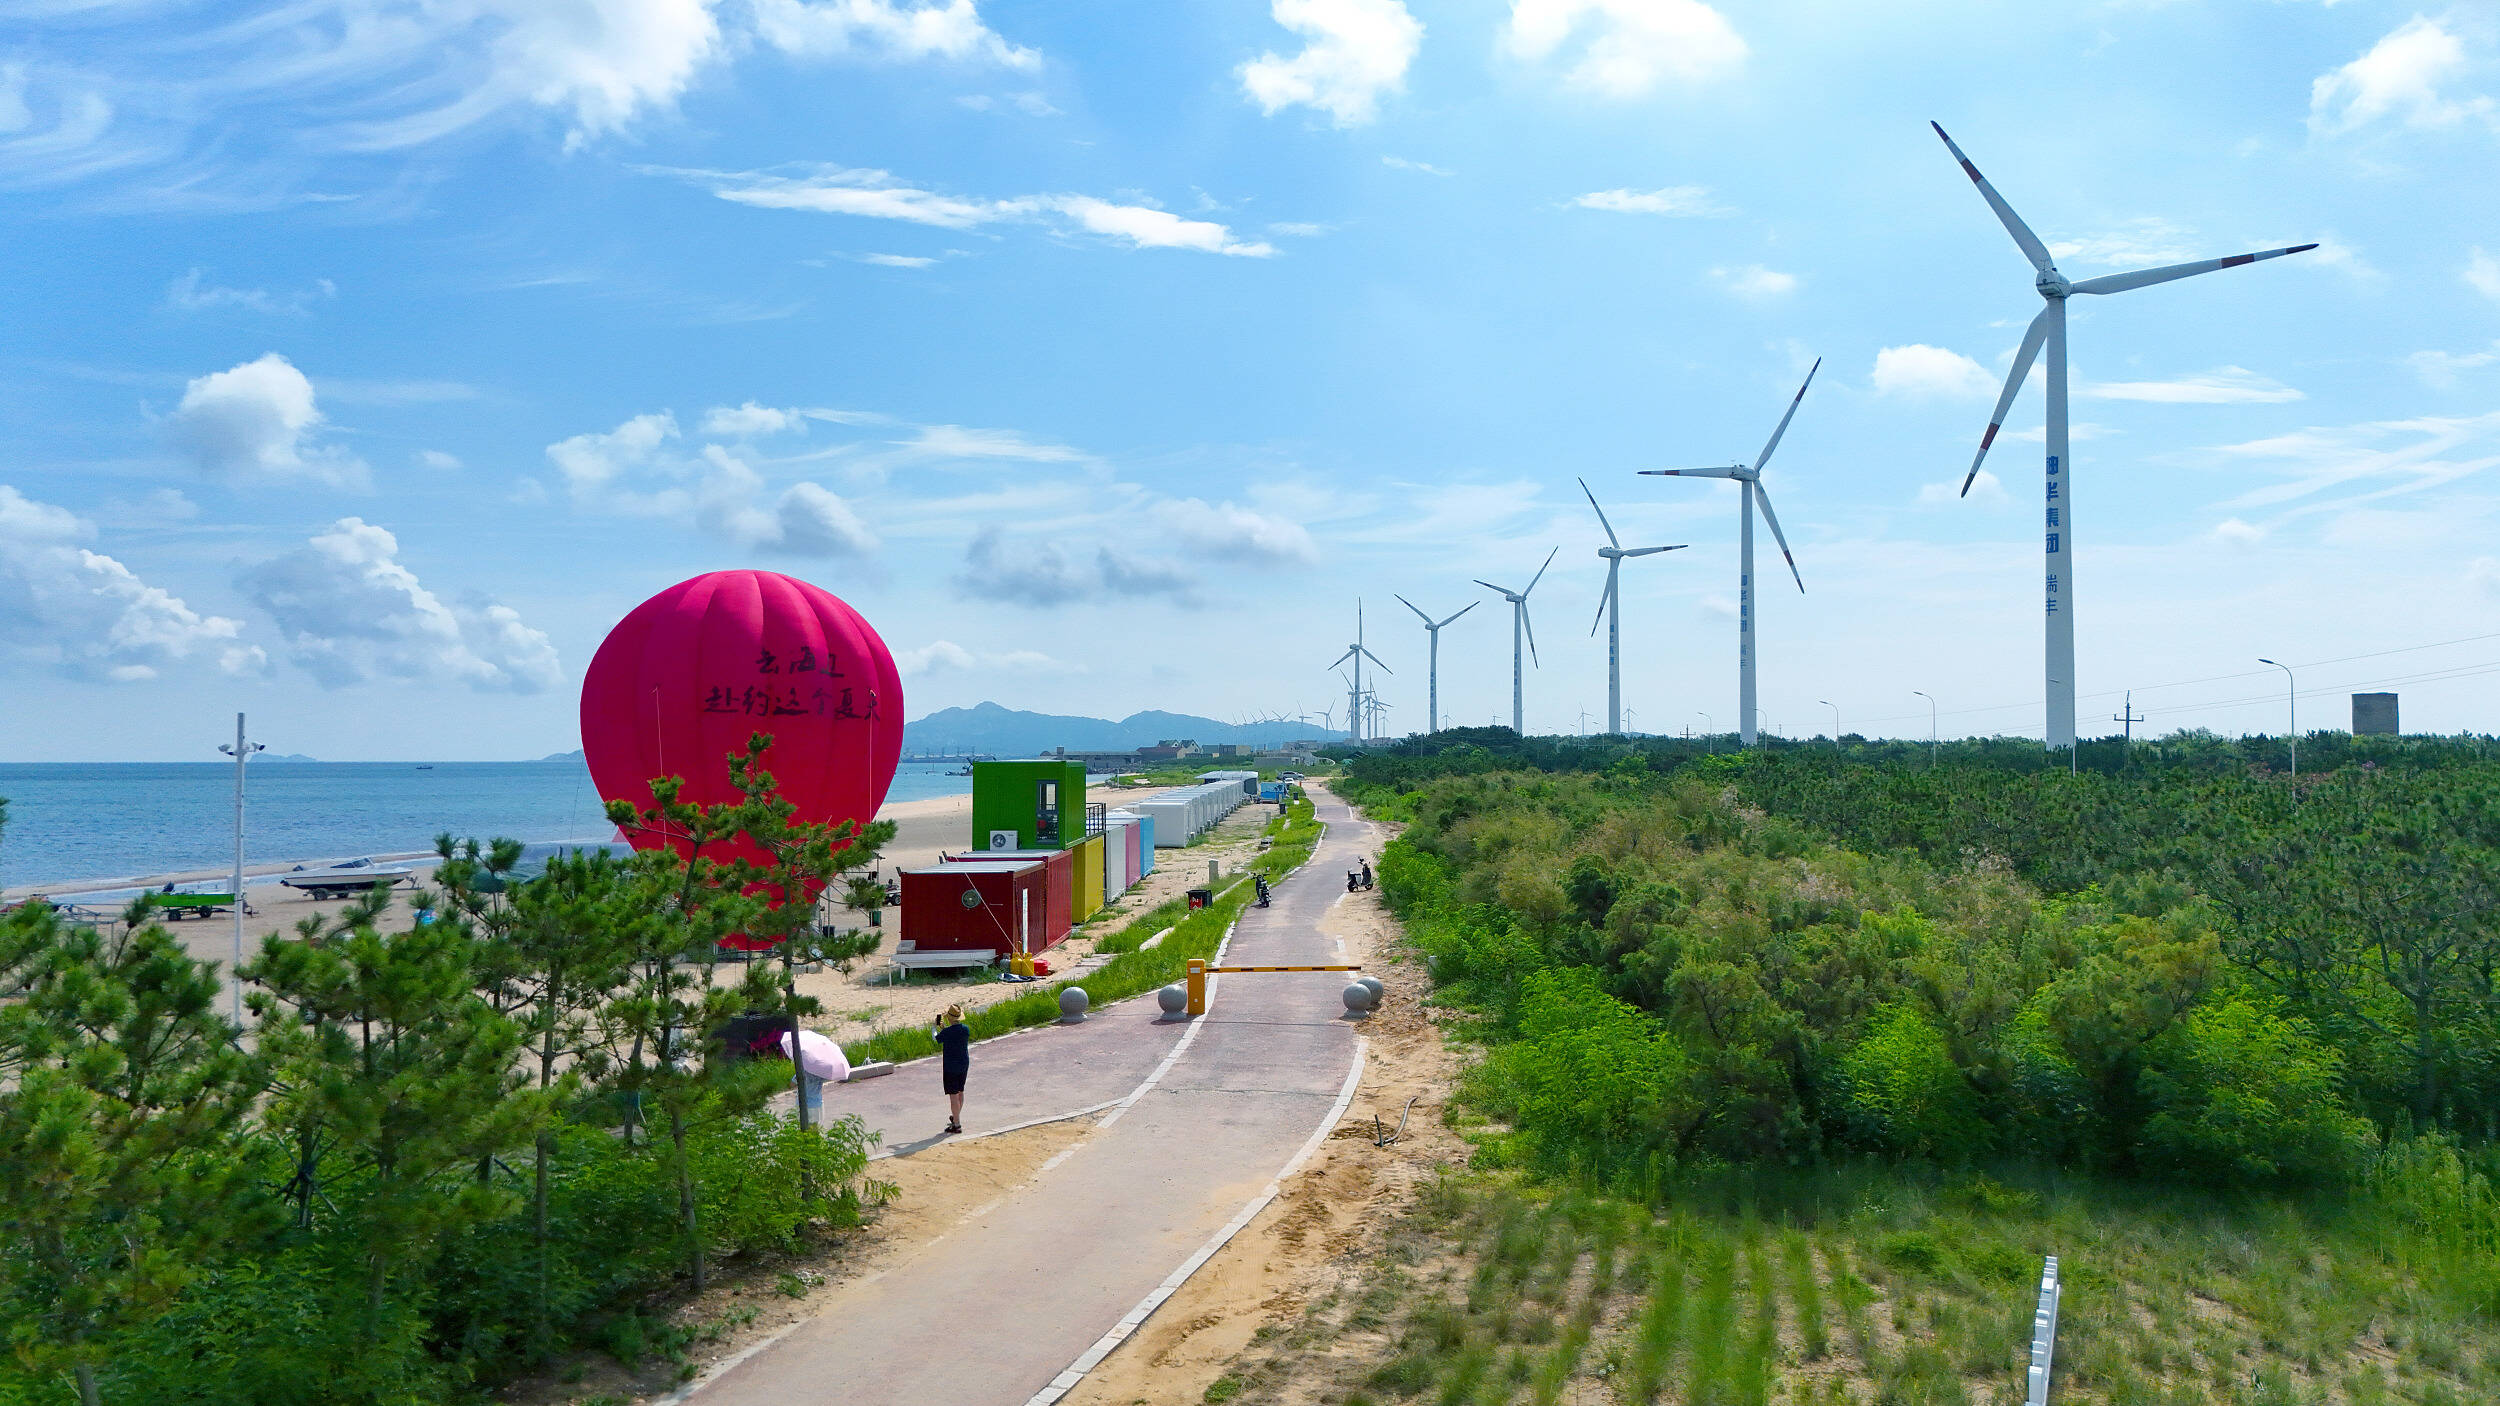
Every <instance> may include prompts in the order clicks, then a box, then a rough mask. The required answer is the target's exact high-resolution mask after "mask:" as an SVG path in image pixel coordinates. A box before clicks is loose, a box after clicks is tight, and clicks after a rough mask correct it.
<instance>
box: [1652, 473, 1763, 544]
mask: <svg viewBox="0 0 2500 1406" xmlns="http://www.w3.org/2000/svg"><path fill="white" fill-rule="evenodd" d="M1754 491H1755V492H1756V493H1759V492H1761V491H1762V487H1761V485H1759V484H1756V485H1755V486H1754ZM1691 545H1692V543H1690V542H1678V543H1676V544H1675V545H1674V546H1672V547H1633V548H1631V549H1629V550H1627V551H1626V552H1624V555H1625V556H1627V557H1645V556H1654V555H1656V554H1657V553H1659V552H1680V551H1682V550H1684V549H1685V548H1686V547H1689V546H1691Z"/></svg>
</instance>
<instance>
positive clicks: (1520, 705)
mask: <svg viewBox="0 0 2500 1406" xmlns="http://www.w3.org/2000/svg"><path fill="white" fill-rule="evenodd" d="M1561 550H1562V548H1560V547H1556V548H1555V549H1554V550H1553V551H1551V552H1547V553H1546V554H1545V566H1552V565H1553V564H1554V555H1555V553H1556V552H1560V551H1561ZM1545 566H1540V567H1538V568H1537V569H1536V575H1535V576H1533V577H1531V578H1529V581H1528V590H1527V591H1512V590H1505V589H1503V588H1502V587H1500V586H1496V585H1494V584H1493V583H1492V582H1490V581H1487V580H1485V579H1484V578H1482V577H1478V578H1476V584H1477V585H1479V586H1482V587H1484V588H1485V589H1486V590H1488V591H1493V592H1496V593H1498V594H1499V595H1500V596H1501V598H1502V599H1504V600H1506V601H1509V602H1510V730H1511V731H1513V732H1515V733H1518V734H1519V735H1520V736H1522V737H1525V736H1527V735H1528V725H1527V706H1526V695H1525V693H1524V692H1523V691H1522V690H1521V687H1520V664H1519V634H1520V632H1521V631H1522V630H1524V631H1526V632H1527V635H1528V657H1529V658H1531V659H1533V658H1535V657H1536V626H1534V625H1532V624H1530V623H1528V591H1533V590H1535V589H1536V583H1537V582H1539V581H1542V580H1544V579H1545Z"/></svg>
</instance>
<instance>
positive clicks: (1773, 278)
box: [1710, 264, 1797, 298]
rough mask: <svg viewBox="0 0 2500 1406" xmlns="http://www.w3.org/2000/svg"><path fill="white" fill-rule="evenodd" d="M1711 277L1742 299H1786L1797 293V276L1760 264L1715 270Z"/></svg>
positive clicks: (1711, 272)
mask: <svg viewBox="0 0 2500 1406" xmlns="http://www.w3.org/2000/svg"><path fill="white" fill-rule="evenodd" d="M1710 277H1711V279H1712V281H1714V282H1716V283H1717V284H1718V285H1719V286H1720V287H1722V288H1724V289H1726V290H1727V291H1729V292H1731V293H1733V294H1735V295H1736V296H1737V297H1740V298H1784V297H1787V296H1788V295H1789V294H1791V293H1794V292H1796V291H1797V275H1795V274H1793V273H1781V272H1780V271H1779V270H1777V269H1766V268H1764V267H1763V266H1762V265H1760V264H1744V265H1740V266H1738V267H1735V268H1715V269H1712V270H1711V271H1710Z"/></svg>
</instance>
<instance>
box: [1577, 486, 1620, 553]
mask: <svg viewBox="0 0 2500 1406" xmlns="http://www.w3.org/2000/svg"><path fill="white" fill-rule="evenodd" d="M1580 491H1581V492H1582V493H1588V499H1589V506H1590V507H1591V508H1596V510H1597V525H1598V526H1600V527H1602V528H1605V529H1606V545H1607V546H1609V547H1620V546H1622V545H1623V543H1622V542H1621V541H1619V540H1618V539H1617V538H1616V537H1615V525H1614V524H1613V523H1611V522H1608V521H1606V510H1605V509H1604V508H1599V507H1597V495H1596V494H1594V493H1589V481H1588V480H1587V479H1582V480H1580Z"/></svg>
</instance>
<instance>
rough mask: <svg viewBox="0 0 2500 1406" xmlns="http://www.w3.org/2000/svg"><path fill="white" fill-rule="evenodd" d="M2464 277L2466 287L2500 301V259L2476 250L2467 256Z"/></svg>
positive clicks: (2496, 301) (2494, 300) (2497, 301)
mask: <svg viewBox="0 0 2500 1406" xmlns="http://www.w3.org/2000/svg"><path fill="white" fill-rule="evenodd" d="M2464 278H2465V286H2466V287H2468V288H2471V289H2473V290H2474V291H2475V292H2477V293H2480V294H2482V295H2483V296H2484V297H2486V298H2489V299H2491V300H2492V301H2493V302H2495V303H2500V259H2495V258H2493V257H2492V256H2490V255H2489V254H2486V253H2484V252H2483V251H2482V250H2480V249H2476V250H2474V251H2473V252H2472V253H2471V254H2469V255H2467V256H2466V260H2465V273H2464Z"/></svg>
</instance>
